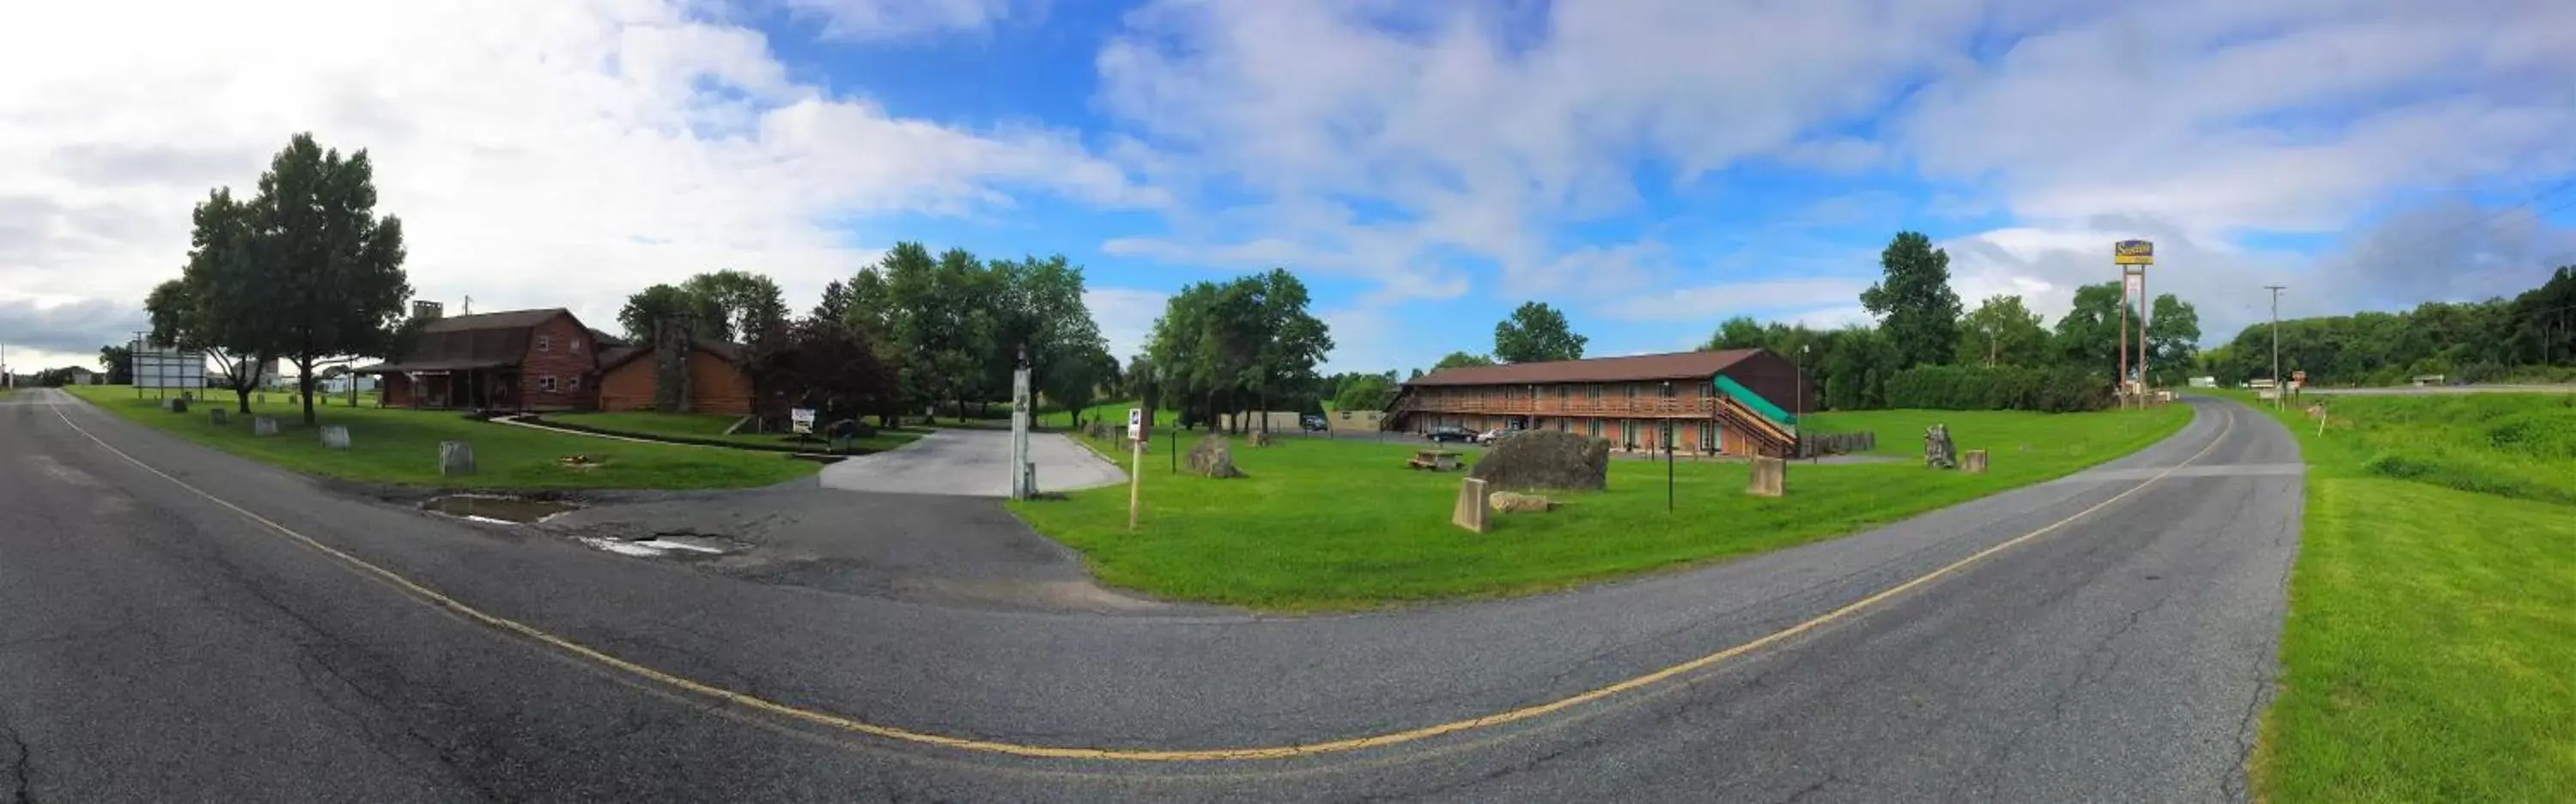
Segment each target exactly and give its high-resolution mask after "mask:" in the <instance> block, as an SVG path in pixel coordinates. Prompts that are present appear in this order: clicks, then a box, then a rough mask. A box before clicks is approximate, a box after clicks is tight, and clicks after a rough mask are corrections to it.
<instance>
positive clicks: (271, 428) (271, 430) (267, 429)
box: [250, 416, 277, 436]
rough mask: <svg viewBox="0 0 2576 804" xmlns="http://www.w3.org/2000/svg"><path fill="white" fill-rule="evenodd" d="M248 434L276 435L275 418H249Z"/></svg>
mask: <svg viewBox="0 0 2576 804" xmlns="http://www.w3.org/2000/svg"><path fill="white" fill-rule="evenodd" d="M250 434H251V435H255V436H273V435H277V418H276V417H273V416H252V417H250Z"/></svg>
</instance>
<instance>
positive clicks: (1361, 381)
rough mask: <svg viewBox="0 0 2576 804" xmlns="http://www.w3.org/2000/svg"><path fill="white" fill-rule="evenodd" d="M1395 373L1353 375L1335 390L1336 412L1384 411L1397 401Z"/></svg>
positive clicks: (1334, 402) (1334, 403)
mask: <svg viewBox="0 0 2576 804" xmlns="http://www.w3.org/2000/svg"><path fill="white" fill-rule="evenodd" d="M1394 373H1395V372H1392V371H1390V372H1387V373H1385V374H1353V375H1350V377H1349V378H1348V379H1346V380H1343V381H1342V382H1341V383H1340V385H1338V386H1337V387H1335V388H1334V390H1333V409H1335V410H1384V409H1385V408H1386V405H1387V403H1388V402H1392V401H1394V400H1395V386H1396V382H1395V377H1393V376H1392V375H1393V374H1394Z"/></svg>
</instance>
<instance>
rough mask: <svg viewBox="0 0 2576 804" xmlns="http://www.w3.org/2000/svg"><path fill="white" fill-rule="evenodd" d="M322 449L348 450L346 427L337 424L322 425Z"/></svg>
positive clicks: (347, 429) (347, 431)
mask: <svg viewBox="0 0 2576 804" xmlns="http://www.w3.org/2000/svg"><path fill="white" fill-rule="evenodd" d="M322 448H323V449H348V448H349V428H348V427H347V426H346V425H338V424H332V425H324V426H323V427H322Z"/></svg>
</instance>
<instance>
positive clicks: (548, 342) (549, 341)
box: [537, 335, 555, 390]
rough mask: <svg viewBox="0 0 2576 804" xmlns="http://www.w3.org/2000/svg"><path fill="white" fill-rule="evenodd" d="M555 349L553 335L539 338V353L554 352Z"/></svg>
mask: <svg viewBox="0 0 2576 804" xmlns="http://www.w3.org/2000/svg"><path fill="white" fill-rule="evenodd" d="M554 348H555V339H554V336H552V335H539V336H537V351H540V352H549V351H553V350H554ZM548 390H553V389H548Z"/></svg>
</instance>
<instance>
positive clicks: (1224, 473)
mask: <svg viewBox="0 0 2576 804" xmlns="http://www.w3.org/2000/svg"><path fill="white" fill-rule="evenodd" d="M1188 464H1189V467H1190V471H1191V472H1193V473H1196V474H1198V475H1199V476H1201V477H1214V478H1228V477H1242V476H1243V470H1241V469H1237V468H1234V449H1233V448H1232V447H1228V446H1226V443H1225V436H1224V435H1221V434H1217V433H1209V434H1208V436H1207V437H1206V438H1202V439H1199V443H1197V444H1193V445H1191V446H1190V457H1189V460H1188Z"/></svg>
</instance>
